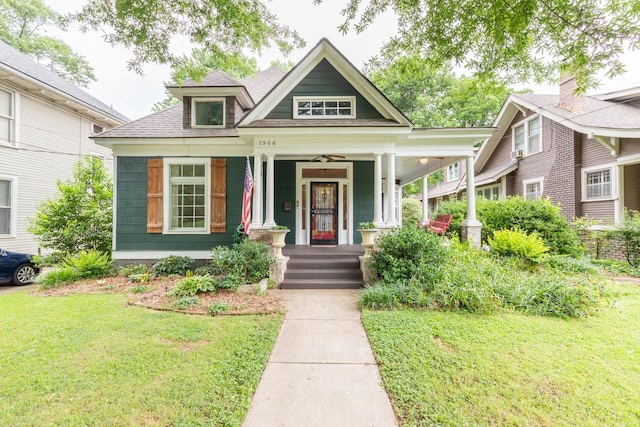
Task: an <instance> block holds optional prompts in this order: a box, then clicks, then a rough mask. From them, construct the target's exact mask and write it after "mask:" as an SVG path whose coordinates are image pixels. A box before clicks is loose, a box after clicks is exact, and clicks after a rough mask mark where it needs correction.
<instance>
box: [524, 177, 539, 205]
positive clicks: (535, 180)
mask: <svg viewBox="0 0 640 427" xmlns="http://www.w3.org/2000/svg"><path fill="white" fill-rule="evenodd" d="M538 183H539V184H540V194H539V195H538V197H536V198H535V199H530V198H529V197H528V196H527V186H528V185H531V184H538ZM543 195H544V178H543V177H539V178H531V179H525V180H523V181H522V197H523V198H524V199H525V200H538V199H539V198H541V197H542V196H543Z"/></svg>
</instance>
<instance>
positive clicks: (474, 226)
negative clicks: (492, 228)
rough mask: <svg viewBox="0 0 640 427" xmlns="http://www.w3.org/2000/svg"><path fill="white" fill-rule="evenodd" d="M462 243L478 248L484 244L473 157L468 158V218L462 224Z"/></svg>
mask: <svg viewBox="0 0 640 427" xmlns="http://www.w3.org/2000/svg"><path fill="white" fill-rule="evenodd" d="M461 226H462V227H461V228H462V241H463V242H464V241H466V240H469V243H470V244H471V245H473V246H475V247H477V248H479V247H480V243H481V242H482V234H481V231H482V224H481V223H480V221H478V220H477V219H476V182H475V177H474V173H473V156H467V218H466V219H465V220H464V221H463V222H462V224H461Z"/></svg>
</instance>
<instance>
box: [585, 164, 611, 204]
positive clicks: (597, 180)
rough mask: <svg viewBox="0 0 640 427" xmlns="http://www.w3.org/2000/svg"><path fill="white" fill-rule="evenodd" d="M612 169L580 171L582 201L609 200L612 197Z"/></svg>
mask: <svg viewBox="0 0 640 427" xmlns="http://www.w3.org/2000/svg"><path fill="white" fill-rule="evenodd" d="M614 170H615V169H614V168H612V167H611V166H608V167H602V166H599V167H597V168H590V169H586V170H583V171H582V200H585V201H591V200H610V199H612V198H613V196H614V185H613V183H614V182H615V181H614V179H615V177H614V173H615V172H614Z"/></svg>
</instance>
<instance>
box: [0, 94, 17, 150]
mask: <svg viewBox="0 0 640 427" xmlns="http://www.w3.org/2000/svg"><path fill="white" fill-rule="evenodd" d="M15 111H16V106H15V93H14V92H10V91H8V90H4V89H0V144H3V145H9V146H14V145H15V141H16V137H15Z"/></svg>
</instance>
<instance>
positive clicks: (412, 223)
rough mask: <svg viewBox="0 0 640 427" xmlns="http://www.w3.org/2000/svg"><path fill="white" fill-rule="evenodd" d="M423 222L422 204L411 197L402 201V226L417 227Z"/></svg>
mask: <svg viewBox="0 0 640 427" xmlns="http://www.w3.org/2000/svg"><path fill="white" fill-rule="evenodd" d="M421 222H422V202H421V201H420V200H418V199H414V198H411V197H406V198H404V199H402V224H403V225H405V226H407V227H417V226H418V224H420V223H421Z"/></svg>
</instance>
